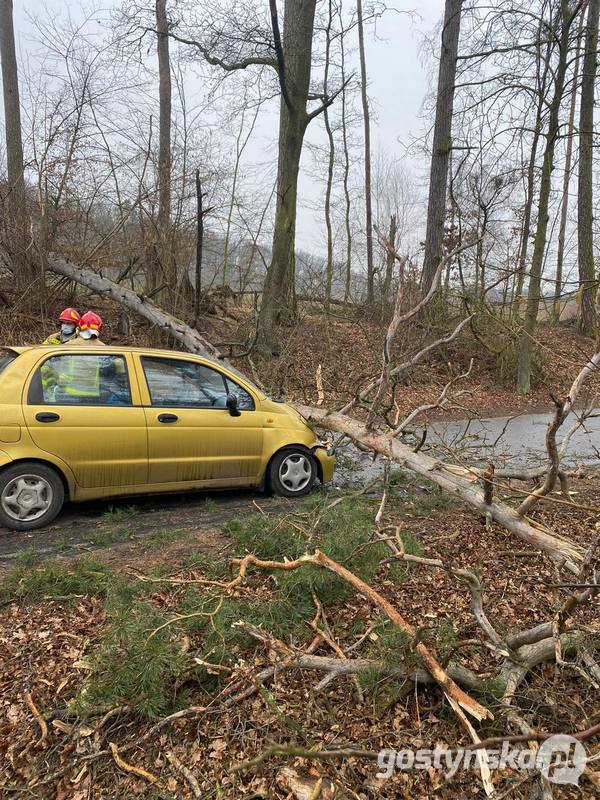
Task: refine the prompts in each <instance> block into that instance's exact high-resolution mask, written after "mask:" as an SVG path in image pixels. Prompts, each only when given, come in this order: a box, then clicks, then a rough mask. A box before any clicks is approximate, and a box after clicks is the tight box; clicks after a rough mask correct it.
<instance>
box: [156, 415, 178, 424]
mask: <svg viewBox="0 0 600 800" xmlns="http://www.w3.org/2000/svg"><path fill="white" fill-rule="evenodd" d="M178 419H179V417H178V416H177V414H159V415H158V421H159V422H164V423H165V424H168V423H169V422H177V420H178Z"/></svg>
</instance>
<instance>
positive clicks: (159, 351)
mask: <svg viewBox="0 0 600 800" xmlns="http://www.w3.org/2000/svg"><path fill="white" fill-rule="evenodd" d="M104 344H106V342H105V343H104ZM65 347H66V348H68V344H59V345H45V344H32V345H25V346H19V347H13V346H12V345H0V350H12V351H13V353H19V355H20V354H21V353H27V352H29V351H31V350H43V351H44V352H48V351H49V350H55V349H58V348H65ZM88 349H89V351H90V352H93V353H98V352H99V351H98V345H89V347H86V346H85V345H78V346H77V350H76V352H78V353H81V352H86V350H88ZM113 349H114V350H118V351H119V352H120V353H146V354H156V355H164V356H171V357H172V356H184V357H185V356H198V357H199V358H202V359H204V360H205V361H208V362H210V363H211V364H214V365H215V366H216V367H221V368H223V367H225V369H226V370H228V371H229V372H231V374H232V375H236V376H237V377H238V378H240V380H242V381H243V382H244V383H247V384H248V385H249V386H251V387H252V388H253V389H254V390H255V391H256V392H258V394H260V395H262V396H265V395H264V392H263V391H262V390H261V389H259V388H258V386H256V384H255V383H254V382H253V381H251V380H250V379H249V378H247V377H246V375H244V374H243V373H242V372H240V371H239V370H237V369H236V368H235V367H232V366H231V364H229V363H228V362H227V361H221V360H219V359H218V358H213V357H212V356H208V355H205V354H204V353H192V352H190V351H189V350H167V349H165V348H159V347H130V346H127V345H123V346H121V345H119V344H106V350H107V351H110V350H113ZM102 351H104V348H102Z"/></svg>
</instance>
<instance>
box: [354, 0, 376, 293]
mask: <svg viewBox="0 0 600 800" xmlns="http://www.w3.org/2000/svg"><path fill="white" fill-rule="evenodd" d="M356 13H357V17H358V51H359V55H360V95H361V100H362V108H363V124H364V131H365V140H364V148H365V156H364V158H365V228H366V238H367V305H368V306H372V305H373V303H374V301H375V266H374V263H373V211H372V197H371V116H370V112H369V97H368V95H367V62H366V58H365V32H364V22H363V9H362V0H357V1H356Z"/></svg>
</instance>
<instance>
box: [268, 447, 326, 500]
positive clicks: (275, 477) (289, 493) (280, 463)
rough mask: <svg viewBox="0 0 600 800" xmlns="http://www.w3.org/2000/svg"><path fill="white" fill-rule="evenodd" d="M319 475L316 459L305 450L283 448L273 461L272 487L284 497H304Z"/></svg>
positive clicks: (271, 471)
mask: <svg viewBox="0 0 600 800" xmlns="http://www.w3.org/2000/svg"><path fill="white" fill-rule="evenodd" d="M316 477H317V465H316V463H315V459H314V458H313V456H312V455H311V454H310V453H307V452H306V451H305V450H300V449H298V450H295V449H294V450H291V449H290V450H283V451H282V452H281V453H277V455H276V456H275V457H274V458H273V460H272V461H271V466H270V468H269V479H270V484H271V489H272V490H273V492H274V493H275V494H278V495H280V496H282V497H302V496H303V495H305V494H308V492H310V490H311V489H312V487H313V485H314V483H315V479H316Z"/></svg>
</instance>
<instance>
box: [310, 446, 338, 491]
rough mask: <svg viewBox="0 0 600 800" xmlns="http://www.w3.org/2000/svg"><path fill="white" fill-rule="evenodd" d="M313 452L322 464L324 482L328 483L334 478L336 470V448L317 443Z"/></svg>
mask: <svg viewBox="0 0 600 800" xmlns="http://www.w3.org/2000/svg"><path fill="white" fill-rule="evenodd" d="M313 453H314V454H315V456H316V458H317V460H318V462H319V464H320V465H321V478H322V482H323V483H328V482H329V481H330V480H331V479H332V478H333V473H334V470H335V450H334V449H333V447H323V446H322V445H317V447H314V448H313Z"/></svg>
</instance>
